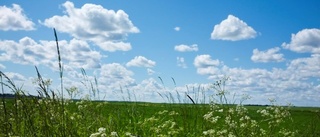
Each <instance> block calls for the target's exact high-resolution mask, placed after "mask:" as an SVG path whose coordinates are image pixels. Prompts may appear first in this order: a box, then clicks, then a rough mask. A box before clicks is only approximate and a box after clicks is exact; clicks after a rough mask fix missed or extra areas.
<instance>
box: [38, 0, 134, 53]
mask: <svg viewBox="0 0 320 137" xmlns="http://www.w3.org/2000/svg"><path fill="white" fill-rule="evenodd" d="M62 6H63V7H64V8H65V9H66V10H65V13H66V14H67V15H63V16H53V17H51V18H48V19H45V21H44V22H43V24H44V25H46V26H48V27H53V28H56V29H57V30H58V31H61V32H65V33H68V34H70V35H71V36H73V37H75V38H77V39H81V40H88V41H92V42H94V43H95V44H96V45H98V46H100V47H101V48H102V49H103V50H106V51H116V50H123V51H127V50H130V49H131V46H130V43H124V42H122V41H123V40H125V39H126V37H127V36H128V34H129V33H138V32H139V29H138V28H137V27H135V26H134V25H133V23H132V22H131V20H130V19H129V15H127V14H126V13H125V12H124V11H123V10H118V11H114V10H108V9H105V8H103V7H102V6H101V5H95V4H85V5H83V6H82V7H81V8H75V7H74V4H73V3H72V2H69V1H67V2H65V3H64V4H63V5H62Z"/></svg>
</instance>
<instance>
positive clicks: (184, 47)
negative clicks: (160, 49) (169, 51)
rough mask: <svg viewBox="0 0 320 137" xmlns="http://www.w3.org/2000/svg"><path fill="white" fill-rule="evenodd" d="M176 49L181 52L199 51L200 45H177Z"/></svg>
mask: <svg viewBox="0 0 320 137" xmlns="http://www.w3.org/2000/svg"><path fill="white" fill-rule="evenodd" d="M174 50H175V51H179V52H190V51H198V45H197V44H193V45H190V46H188V45H184V44H181V45H176V46H174Z"/></svg>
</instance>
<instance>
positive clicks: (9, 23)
mask: <svg viewBox="0 0 320 137" xmlns="http://www.w3.org/2000/svg"><path fill="white" fill-rule="evenodd" d="M34 29H35V28H34V23H33V22H32V21H31V20H30V19H29V18H28V17H27V16H26V15H25V14H24V12H23V9H22V8H21V7H20V6H19V5H17V4H12V8H10V7H6V6H0V30H4V31H8V30H14V31H16V30H34Z"/></svg>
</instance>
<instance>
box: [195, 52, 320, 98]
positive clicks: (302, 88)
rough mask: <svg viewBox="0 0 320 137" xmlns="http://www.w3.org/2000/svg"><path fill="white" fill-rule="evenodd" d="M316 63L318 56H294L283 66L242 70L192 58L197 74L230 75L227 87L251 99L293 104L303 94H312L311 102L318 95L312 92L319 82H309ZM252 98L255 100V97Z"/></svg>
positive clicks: (210, 76)
mask: <svg viewBox="0 0 320 137" xmlns="http://www.w3.org/2000/svg"><path fill="white" fill-rule="evenodd" d="M319 62H320V56H319V55H312V56H311V57H307V58H298V59H294V60H292V61H290V62H289V63H288V65H287V68H284V69H280V68H273V69H272V70H267V69H260V68H252V69H242V68H237V67H235V68H231V67H228V66H227V65H223V64H220V63H219V61H218V60H214V59H212V58H211V57H210V56H208V55H199V56H197V57H196V58H195V60H194V65H195V67H196V68H197V73H198V74H200V75H206V76H208V79H212V80H219V79H221V78H223V77H224V76H230V78H231V81H230V82H229V83H228V86H227V87H229V88H228V90H230V91H233V92H235V93H237V94H238V95H239V94H240V95H241V94H249V95H251V96H253V97H254V98H264V99H267V98H275V99H282V100H281V102H282V103H285V102H286V101H287V102H292V103H297V102H298V101H299V100H300V101H301V99H302V98H304V97H306V96H312V97H311V98H310V97H309V99H308V101H311V102H312V101H313V102H315V100H312V99H315V98H318V97H320V94H319V92H316V91H319V90H317V89H318V88H319V87H320V85H319V84H317V83H312V82H311V83H310V82H309V80H311V79H312V78H319V77H320V73H318V72H320V66H319V65H318V63H319ZM219 64H220V66H218V65H219ZM260 95H261V96H260ZM256 101H257V102H256V103H259V100H256ZM264 102H267V100H265V101H264ZM300 103H301V102H300Z"/></svg>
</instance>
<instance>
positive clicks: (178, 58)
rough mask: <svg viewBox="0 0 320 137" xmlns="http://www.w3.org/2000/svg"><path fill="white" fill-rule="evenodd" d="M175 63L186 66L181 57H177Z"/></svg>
mask: <svg viewBox="0 0 320 137" xmlns="http://www.w3.org/2000/svg"><path fill="white" fill-rule="evenodd" d="M177 64H178V66H179V67H182V68H187V64H186V63H185V61H184V58H183V57H177Z"/></svg>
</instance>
